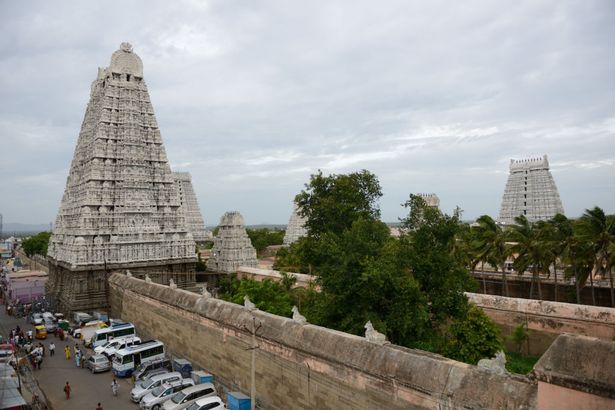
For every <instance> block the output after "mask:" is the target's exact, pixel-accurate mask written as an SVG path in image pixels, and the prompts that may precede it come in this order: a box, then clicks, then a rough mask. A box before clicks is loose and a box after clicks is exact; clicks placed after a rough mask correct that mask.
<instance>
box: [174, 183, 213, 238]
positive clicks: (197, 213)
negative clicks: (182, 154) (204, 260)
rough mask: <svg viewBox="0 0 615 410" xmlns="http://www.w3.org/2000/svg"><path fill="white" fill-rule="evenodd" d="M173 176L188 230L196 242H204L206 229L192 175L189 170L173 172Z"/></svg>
mask: <svg viewBox="0 0 615 410" xmlns="http://www.w3.org/2000/svg"><path fill="white" fill-rule="evenodd" d="M173 177H174V178H175V183H176V184H177V189H178V192H179V202H180V204H181V207H182V209H183V210H184V214H185V216H186V224H187V225H188V231H190V233H191V234H192V238H193V239H194V240H195V241H196V242H204V241H205V240H207V230H206V229H205V222H203V216H202V215H201V210H200V208H199V202H198V200H197V198H196V193H195V192H194V188H193V186H192V176H191V175H190V173H189V172H173Z"/></svg>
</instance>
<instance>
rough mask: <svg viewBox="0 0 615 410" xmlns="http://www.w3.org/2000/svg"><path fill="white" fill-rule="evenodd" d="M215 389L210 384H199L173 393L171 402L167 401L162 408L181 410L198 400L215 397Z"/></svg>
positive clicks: (165, 409)
mask: <svg viewBox="0 0 615 410" xmlns="http://www.w3.org/2000/svg"><path fill="white" fill-rule="evenodd" d="M217 394H218V393H217V392H216V388H215V387H214V385H213V384H212V383H201V384H197V385H195V386H192V387H187V388H185V389H184V390H182V391H180V392H178V393H175V395H174V396H173V397H171V400H167V401H166V402H165V403H164V406H162V408H163V409H164V410H183V409H185V408H186V407H188V406H190V405H191V404H192V403H194V402H195V401H197V400H198V399H202V398H204V397H211V396H216V395H217Z"/></svg>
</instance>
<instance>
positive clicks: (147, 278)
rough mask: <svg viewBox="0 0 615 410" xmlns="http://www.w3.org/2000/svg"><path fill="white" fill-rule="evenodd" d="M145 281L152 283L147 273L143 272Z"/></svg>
mask: <svg viewBox="0 0 615 410" xmlns="http://www.w3.org/2000/svg"><path fill="white" fill-rule="evenodd" d="M145 283H152V278H150V277H149V275H148V274H147V273H146V274H145Z"/></svg>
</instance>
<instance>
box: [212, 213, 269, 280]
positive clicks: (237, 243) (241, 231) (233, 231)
mask: <svg viewBox="0 0 615 410" xmlns="http://www.w3.org/2000/svg"><path fill="white" fill-rule="evenodd" d="M218 229H219V230H218V235H216V237H215V238H214V246H213V248H212V249H211V256H210V257H209V260H208V261H207V269H208V270H211V271H214V272H222V273H233V272H237V268H239V267H240V266H249V267H251V268H256V267H258V260H257V259H256V250H255V249H254V247H253V246H252V242H251V241H250V238H249V237H248V234H247V232H246V228H245V223H244V220H243V216H241V214H240V213H239V212H227V213H225V214H224V215H223V216H222V218H220V225H218Z"/></svg>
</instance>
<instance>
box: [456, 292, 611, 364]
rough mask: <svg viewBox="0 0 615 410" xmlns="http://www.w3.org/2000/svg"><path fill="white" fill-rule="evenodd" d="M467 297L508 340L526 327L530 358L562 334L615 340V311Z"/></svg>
mask: <svg viewBox="0 0 615 410" xmlns="http://www.w3.org/2000/svg"><path fill="white" fill-rule="evenodd" d="M466 296H467V297H468V299H469V300H470V301H471V302H472V303H474V304H476V305H477V306H479V307H480V308H482V309H483V310H484V311H485V313H486V314H487V316H489V317H490V318H491V319H492V320H493V321H494V322H496V323H497V324H498V326H499V327H500V329H501V330H502V336H504V338H505V339H507V337H508V336H510V335H511V334H512V332H513V329H514V328H515V327H516V326H518V325H519V324H523V325H525V328H526V329H527V331H528V333H529V337H530V339H529V343H528V346H524V349H527V350H528V351H529V354H531V355H541V354H543V353H544V352H545V351H546V350H547V349H548V348H549V347H550V346H551V344H552V343H553V342H554V340H555V339H556V338H557V337H558V336H559V335H560V334H562V333H574V334H579V335H585V336H591V337H595V338H599V339H603V340H615V309H613V308H607V307H601V306H588V305H577V304H573V303H562V302H550V301H539V300H532V299H519V298H507V297H504V296H495V295H483V294H478V293H466ZM509 347H510V348H511V349H512V348H514V346H513V345H510V346H509ZM614 370H615V369H614Z"/></svg>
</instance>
